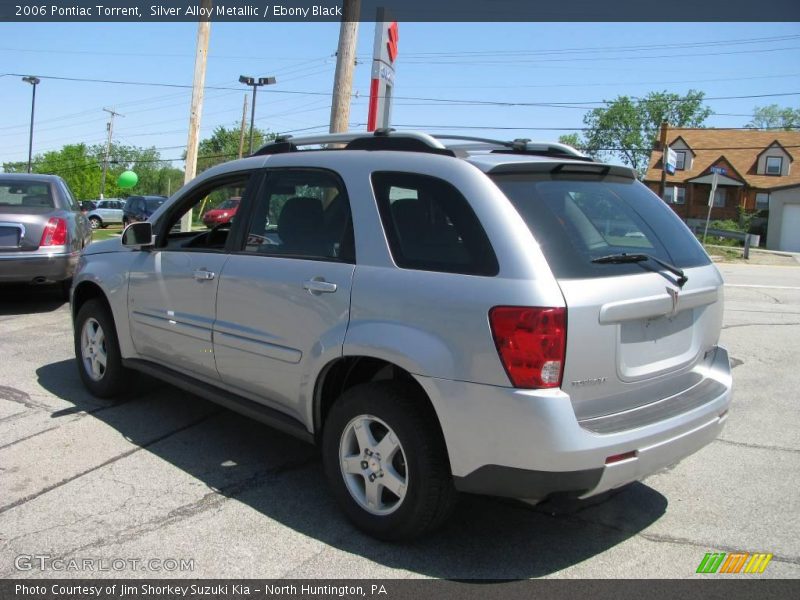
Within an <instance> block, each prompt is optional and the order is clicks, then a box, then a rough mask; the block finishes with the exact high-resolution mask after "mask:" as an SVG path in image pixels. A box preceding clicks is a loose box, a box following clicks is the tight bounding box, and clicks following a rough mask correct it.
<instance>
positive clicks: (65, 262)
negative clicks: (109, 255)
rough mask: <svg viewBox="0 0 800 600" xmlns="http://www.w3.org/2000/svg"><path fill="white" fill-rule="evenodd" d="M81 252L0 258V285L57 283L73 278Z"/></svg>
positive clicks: (18, 254)
mask: <svg viewBox="0 0 800 600" xmlns="http://www.w3.org/2000/svg"><path fill="white" fill-rule="evenodd" d="M79 256H80V252H70V253H59V254H29V255H23V254H21V253H15V254H13V255H5V256H0V283H56V282H59V281H64V280H65V279H69V278H70V277H72V275H73V273H74V272H75V268H76V267H77V265H78V258H79Z"/></svg>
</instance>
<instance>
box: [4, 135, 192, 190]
mask: <svg viewBox="0 0 800 600" xmlns="http://www.w3.org/2000/svg"><path fill="white" fill-rule="evenodd" d="M104 157H105V145H104V144H97V145H94V146H87V145H86V144H68V145H66V146H64V147H63V148H61V150H52V151H50V152H45V153H44V154H37V155H36V157H35V158H34V161H33V172H34V173H48V174H52V175H59V176H61V177H62V178H63V179H64V180H65V181H66V182H67V184H68V185H69V187H70V189H71V190H72V193H73V194H75V197H76V198H77V199H79V200H88V199H92V198H97V197H99V196H100V189H101V181H102V177H103V160H104ZM108 160H109V162H108V170H107V173H106V182H105V193H104V195H105V197H106V198H125V197H127V196H128V195H130V194H158V195H167V194H168V193H169V192H174V191H175V190H176V189H178V188H179V187H180V186H181V185H183V171H182V170H180V169H176V168H174V167H172V166H171V164H170V163H169V162H168V161H164V160H161V156H160V154H159V153H158V151H157V150H156V149H155V148H139V147H136V146H123V145H119V144H112V146H111V148H110V151H109V159H108ZM3 170H4V171H5V172H7V173H24V172H25V171H26V170H27V163H5V164H3ZM127 170H131V171H134V172H135V173H136V174H137V175H138V176H139V182H138V183H137V184H136V186H135V187H133V188H132V189H121V188H119V187H118V186H117V178H118V177H119V175H120V173H122V172H123V171H127Z"/></svg>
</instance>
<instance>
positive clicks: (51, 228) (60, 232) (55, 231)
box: [39, 217, 67, 246]
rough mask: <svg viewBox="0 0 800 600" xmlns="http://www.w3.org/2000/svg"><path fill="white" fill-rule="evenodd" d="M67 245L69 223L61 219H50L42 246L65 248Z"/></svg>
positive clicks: (45, 227)
mask: <svg viewBox="0 0 800 600" xmlns="http://www.w3.org/2000/svg"><path fill="white" fill-rule="evenodd" d="M66 243H67V222H66V220H64V219H61V218H59V217H50V220H49V221H48V222H47V225H45V226H44V231H43V232H42V241H41V242H39V245H40V246H63V245H64V244H66Z"/></svg>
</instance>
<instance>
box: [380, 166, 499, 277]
mask: <svg viewBox="0 0 800 600" xmlns="http://www.w3.org/2000/svg"><path fill="white" fill-rule="evenodd" d="M372 187H373V190H374V192H375V199H376V201H377V203H378V209H379V211H380V214H381V220H382V222H383V228H384V231H385V232H386V238H387V240H388V242H389V249H390V251H391V253H392V258H393V259H394V262H395V264H397V266H398V267H401V268H403V269H417V270H421V271H442V272H445V273H463V274H466V275H487V276H493V275H497V272H498V265H497V258H496V257H495V254H494V250H493V249H492V245H491V244H490V242H489V238H488V237H487V236H486V232H485V231H484V230H483V227H482V226H481V224H480V221H478V218H477V217H476V216H475V213H474V212H473V211H472V207H471V206H470V205H469V202H467V199H466V198H464V196H463V195H462V194H461V193H460V192H459V191H458V190H457V189H456V188H455V187H453V186H452V185H451V184H449V183H448V182H446V181H443V180H442V179H438V178H436V177H429V176H427V175H418V174H416V173H398V172H376V173H373V174H372Z"/></svg>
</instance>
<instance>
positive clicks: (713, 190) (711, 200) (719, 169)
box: [703, 167, 727, 244]
mask: <svg viewBox="0 0 800 600" xmlns="http://www.w3.org/2000/svg"><path fill="white" fill-rule="evenodd" d="M711 172H712V173H714V176H713V177H712V178H711V192H710V193H709V194H708V214H707V215H706V228H705V231H703V243H704V244H705V243H706V236H707V235H708V223H709V221H710V220H711V208H712V207H713V206H714V194H716V193H717V183H718V182H719V176H720V175H724V174H725V173H726V172H727V170H726V169H723V168H722V167H711Z"/></svg>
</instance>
